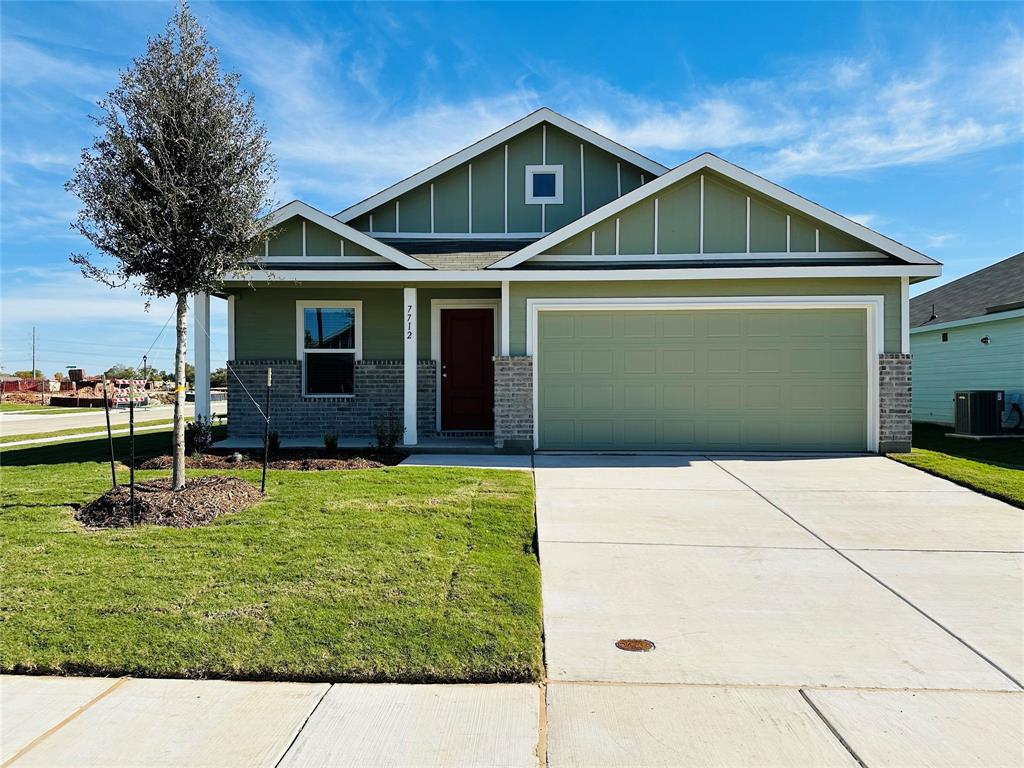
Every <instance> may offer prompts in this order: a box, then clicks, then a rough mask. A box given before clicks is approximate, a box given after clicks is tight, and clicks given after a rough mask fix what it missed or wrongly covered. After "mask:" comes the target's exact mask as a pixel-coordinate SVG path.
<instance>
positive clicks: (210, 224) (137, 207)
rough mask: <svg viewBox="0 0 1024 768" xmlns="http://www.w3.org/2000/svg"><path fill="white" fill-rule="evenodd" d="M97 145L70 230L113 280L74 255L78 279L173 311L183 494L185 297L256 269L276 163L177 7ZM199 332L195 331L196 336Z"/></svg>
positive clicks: (77, 188) (85, 161) (136, 67)
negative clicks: (129, 289) (153, 299)
mask: <svg viewBox="0 0 1024 768" xmlns="http://www.w3.org/2000/svg"><path fill="white" fill-rule="evenodd" d="M99 108H100V115H99V116H98V117H96V118H94V119H95V121H96V123H97V124H98V125H99V127H100V129H101V132H102V135H101V136H100V137H99V138H97V139H96V141H95V142H94V143H93V145H92V147H90V148H88V149H86V150H83V152H82V159H81V162H80V164H79V165H78V167H77V169H76V170H75V174H74V176H73V177H72V178H71V180H70V181H68V183H67V185H66V188H67V189H68V191H70V192H72V193H74V194H75V195H77V196H78V197H79V199H80V200H81V201H82V210H81V211H80V212H79V214H78V218H77V220H76V221H75V223H74V224H72V228H73V229H75V230H77V231H78V232H80V233H81V234H82V235H83V236H84V237H85V238H86V239H87V240H88V241H89V242H90V243H91V244H92V246H93V247H95V248H96V250H98V251H100V252H102V253H103V254H105V255H107V256H110V257H113V259H114V265H113V267H111V268H105V267H102V266H99V265H98V264H96V263H95V262H93V261H92V260H91V259H90V257H89V256H86V255H84V254H75V255H74V256H72V259H71V260H72V261H73V262H74V263H75V264H78V265H79V266H80V267H81V269H82V273H83V274H84V275H85V276H86V277H90V278H93V279H95V280H99V281H101V282H103V283H105V284H107V285H109V286H111V287H121V286H124V285H126V284H129V283H132V284H136V285H137V286H138V287H139V289H140V290H141V291H142V292H143V293H144V294H145V295H147V296H158V297H169V296H173V297H174V298H175V300H176V317H177V323H176V331H177V347H176V349H175V354H174V373H175V385H176V392H175V398H174V469H173V473H172V483H173V487H174V488H175V489H176V490H177V489H180V488H182V487H183V486H184V484H185V418H184V405H185V346H186V339H187V332H188V329H187V319H188V312H187V310H188V297H189V295H190V294H192V295H194V294H197V293H208V292H210V291H213V290H216V289H217V288H218V287H219V286H220V285H221V282H222V280H223V279H224V277H225V276H226V275H227V274H229V273H231V272H233V271H235V270H239V269H240V268H242V267H243V265H244V264H245V263H246V262H250V261H252V260H253V251H252V248H251V243H252V240H253V238H255V237H257V236H258V235H259V234H260V233H261V232H262V228H263V222H262V221H261V215H262V214H263V213H264V212H265V211H267V210H268V209H269V208H270V204H271V200H270V189H271V186H272V185H273V182H274V161H273V158H272V157H271V155H270V145H269V141H268V139H267V134H266V128H265V127H264V126H263V124H262V123H260V122H259V121H258V120H257V119H256V116H255V111H254V108H253V100H252V97H251V96H248V95H246V94H244V93H243V92H242V91H241V89H240V87H239V77H238V75H236V74H231V73H229V74H223V73H222V72H221V71H220V62H219V59H218V56H217V51H216V50H215V49H214V48H213V47H212V46H211V45H210V43H209V42H208V41H207V38H206V32H205V30H204V29H203V28H202V27H201V26H200V24H199V22H198V21H197V20H196V19H195V17H194V16H193V15H192V14H191V12H190V11H189V7H188V4H187V2H182V4H181V5H180V6H179V7H178V9H177V11H176V12H175V14H174V16H173V17H172V18H171V20H170V21H169V22H168V25H167V28H166V30H165V31H164V32H163V34H161V35H159V36H157V37H155V38H152V39H151V40H150V41H149V44H148V47H147V50H146V54H145V55H144V56H142V57H140V58H138V59H135V60H134V61H133V63H132V66H131V67H130V68H129V69H128V70H127V71H126V72H123V73H122V74H121V81H120V85H119V86H118V87H117V88H116V89H115V90H113V91H111V92H110V93H109V94H108V95H107V96H106V98H105V99H103V100H102V101H100V102H99ZM205 330H206V329H200V330H199V331H198V332H199V333H204V332H205Z"/></svg>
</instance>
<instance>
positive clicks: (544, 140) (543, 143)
mask: <svg viewBox="0 0 1024 768" xmlns="http://www.w3.org/2000/svg"><path fill="white" fill-rule="evenodd" d="M540 161H541V162H542V163H543V164H544V165H547V164H548V127H547V126H546V125H544V124H543V123H542V124H541V126H540Z"/></svg>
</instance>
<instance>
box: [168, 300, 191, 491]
mask: <svg viewBox="0 0 1024 768" xmlns="http://www.w3.org/2000/svg"><path fill="white" fill-rule="evenodd" d="M175 330H176V333H177V338H176V344H175V347H174V469H173V470H172V472H171V485H172V486H173V487H174V490H176V491H180V490H181V489H182V488H184V487H185V349H186V344H187V342H188V296H186V295H179V296H178V304H177V321H176V324H175Z"/></svg>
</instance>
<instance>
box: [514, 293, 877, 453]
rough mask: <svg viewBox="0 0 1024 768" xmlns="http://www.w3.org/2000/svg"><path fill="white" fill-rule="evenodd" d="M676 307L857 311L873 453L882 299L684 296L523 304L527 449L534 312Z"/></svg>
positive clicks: (536, 430) (536, 426)
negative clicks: (860, 318)
mask: <svg viewBox="0 0 1024 768" xmlns="http://www.w3.org/2000/svg"><path fill="white" fill-rule="evenodd" d="M678 309H863V310H864V313H865V329H866V342H867V377H868V381H867V391H868V402H867V419H868V424H867V434H868V439H867V445H866V446H865V447H866V449H867V450H868V451H871V452H872V453H877V452H878V440H879V414H878V355H879V353H880V351H881V349H882V348H883V343H884V339H885V312H884V310H885V297H884V296H726V297H703V296H687V297H680V298H663V297H647V296H643V297H633V298H622V299H615V298H569V299H527V300H526V355H527V356H528V357H532V358H533V366H532V367H533V448H534V450H536V449H537V448H539V446H540V420H539V418H538V416H539V415H540V409H539V407H538V388H539V381H540V379H539V373H540V361H539V360H538V358H537V354H536V352H537V328H538V326H539V322H538V314H539V313H540V312H558V311H569V312H577V311H580V310H605V311H607V310H616V311H624V312H628V311H630V310H632V311H639V310H642V311H649V310H678Z"/></svg>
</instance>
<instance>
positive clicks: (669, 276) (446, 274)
mask: <svg viewBox="0 0 1024 768" xmlns="http://www.w3.org/2000/svg"><path fill="white" fill-rule="evenodd" d="M941 273H942V266H941V265H940V264H902V265H897V264H880V265H878V266H877V267H876V266H847V265H839V264H837V265H828V266H824V265H820V266H819V265H815V266H808V267H804V266H788V267H769V266H765V267H709V268H706V269H705V268H684V267H680V268H668V267H666V268H663V269H657V268H649V269H588V270H579V269H509V270H504V271H502V272H492V271H490V270H486V269H476V270H464V271H460V270H439V269H436V270H434V269H432V270H422V271H419V272H417V273H416V278H415V279H416V281H417V282H425V283H435V282H466V283H490V284H491V285H495V286H496V285H498V284H499V282H500V281H501V280H509V281H513V282H526V283H560V282H574V283H590V282H610V281H614V282H619V281H623V280H655V281H661V280H727V279H742V280H746V279H751V280H761V279H774V278H794V277H796V278H821V277H920V278H927V277H938V276H939V275H940V274H941ZM293 281H294V282H299V283H316V282H330V283H337V282H366V283H391V282H406V283H407V282H409V275H408V274H407V273H405V272H402V271H399V270H387V269H376V270H374V269H352V270H344V271H342V270H337V269H309V270H305V269H303V270H274V271H272V272H271V271H267V270H262V269H255V270H250V271H248V272H243V273H241V274H235V275H233V276H231V277H228V278H226V279H225V281H224V282H225V284H227V285H247V284H248V283H250V282H256V283H262V282H267V283H281V282H293Z"/></svg>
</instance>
